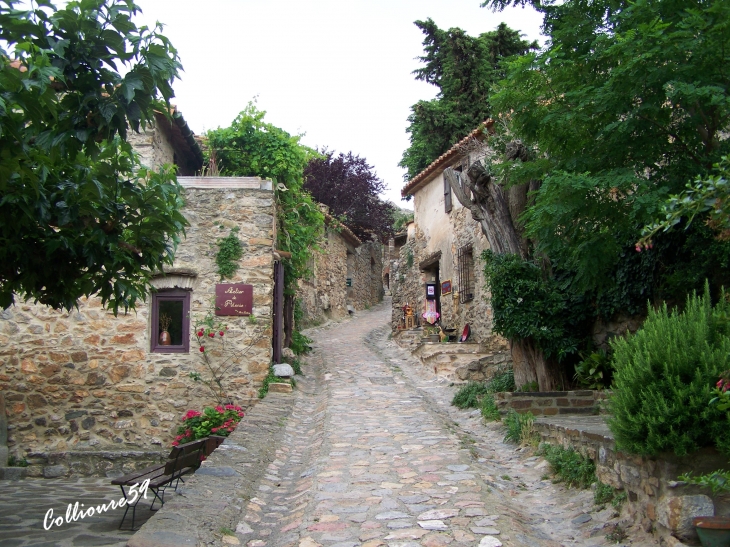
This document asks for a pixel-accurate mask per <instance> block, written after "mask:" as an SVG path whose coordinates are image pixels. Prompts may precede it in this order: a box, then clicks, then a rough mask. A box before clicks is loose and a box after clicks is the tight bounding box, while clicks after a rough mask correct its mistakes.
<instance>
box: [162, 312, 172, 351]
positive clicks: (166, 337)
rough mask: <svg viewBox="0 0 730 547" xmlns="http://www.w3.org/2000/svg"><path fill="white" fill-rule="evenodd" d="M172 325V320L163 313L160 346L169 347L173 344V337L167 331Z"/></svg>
mask: <svg viewBox="0 0 730 547" xmlns="http://www.w3.org/2000/svg"><path fill="white" fill-rule="evenodd" d="M170 323H172V318H171V317H170V316H169V315H167V314H166V313H163V314H161V315H160V345H161V346H169V345H170V344H172V337H171V336H170V333H169V332H168V330H167V329H169V328H170Z"/></svg>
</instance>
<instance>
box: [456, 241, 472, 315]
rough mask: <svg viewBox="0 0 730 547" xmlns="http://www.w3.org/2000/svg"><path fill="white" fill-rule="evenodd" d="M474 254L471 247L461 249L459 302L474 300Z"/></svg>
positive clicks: (466, 246)
mask: <svg viewBox="0 0 730 547" xmlns="http://www.w3.org/2000/svg"><path fill="white" fill-rule="evenodd" d="M473 271H474V254H473V251H472V247H471V245H465V246H464V247H461V248H460V249H459V302H461V303H462V304H463V303H464V302H469V301H471V300H474V275H473V273H472V272H473Z"/></svg>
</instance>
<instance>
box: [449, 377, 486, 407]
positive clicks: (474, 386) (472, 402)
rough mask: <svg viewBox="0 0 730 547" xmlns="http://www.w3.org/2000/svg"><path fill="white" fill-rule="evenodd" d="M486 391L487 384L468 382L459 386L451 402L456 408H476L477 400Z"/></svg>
mask: <svg viewBox="0 0 730 547" xmlns="http://www.w3.org/2000/svg"><path fill="white" fill-rule="evenodd" d="M487 393H488V390H487V386H486V385H485V384H482V383H480V382H468V383H467V384H466V385H463V386H461V387H460V388H459V391H457V392H456V394H455V395H454V398H453V399H452V400H451V404H452V405H453V406H455V407H457V408H478V407H479V400H480V399H481V398H482V397H483V396H484V395H486V394H487Z"/></svg>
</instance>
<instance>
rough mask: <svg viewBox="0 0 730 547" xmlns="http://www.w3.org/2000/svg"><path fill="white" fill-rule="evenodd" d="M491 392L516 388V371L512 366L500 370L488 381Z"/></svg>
mask: <svg viewBox="0 0 730 547" xmlns="http://www.w3.org/2000/svg"><path fill="white" fill-rule="evenodd" d="M487 387H488V389H489V392H490V393H501V392H503V391H514V390H515V373H514V371H513V370H512V369H511V368H508V369H507V370H500V371H498V372H497V373H496V374H495V375H494V376H492V379H491V380H489V382H488V383H487Z"/></svg>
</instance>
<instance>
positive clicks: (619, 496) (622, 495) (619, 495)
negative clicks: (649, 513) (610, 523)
mask: <svg viewBox="0 0 730 547" xmlns="http://www.w3.org/2000/svg"><path fill="white" fill-rule="evenodd" d="M627 499H628V495H627V494H626V491H624V490H622V491H621V492H616V494H615V495H614V496H613V500H612V501H611V505H613V507H614V509H621V506H622V505H623V504H624V503H625V502H626V500H627Z"/></svg>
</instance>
